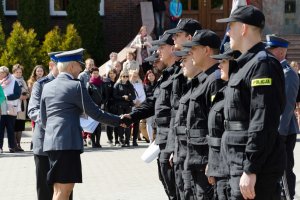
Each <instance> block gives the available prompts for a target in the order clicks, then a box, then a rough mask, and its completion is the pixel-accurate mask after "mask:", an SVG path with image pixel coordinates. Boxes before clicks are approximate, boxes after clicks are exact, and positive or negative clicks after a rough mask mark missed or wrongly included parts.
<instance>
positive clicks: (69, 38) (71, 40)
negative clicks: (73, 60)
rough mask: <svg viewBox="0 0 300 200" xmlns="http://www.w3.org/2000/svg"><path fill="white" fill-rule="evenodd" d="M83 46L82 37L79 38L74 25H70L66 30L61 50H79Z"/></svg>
mask: <svg viewBox="0 0 300 200" xmlns="http://www.w3.org/2000/svg"><path fill="white" fill-rule="evenodd" d="M81 46H82V44H81V37H80V36H79V34H78V32H77V30H76V28H75V26H74V24H69V25H68V26H67V28H66V33H65V34H64V35H63V39H62V43H61V46H60V49H61V50H63V51H68V50H73V49H78V48H80V47H81Z"/></svg>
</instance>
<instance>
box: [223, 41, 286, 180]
mask: <svg viewBox="0 0 300 200" xmlns="http://www.w3.org/2000/svg"><path fill="white" fill-rule="evenodd" d="M256 54H258V55H260V54H261V56H256ZM255 56H256V57H255ZM252 58H253V59H252ZM237 62H238V67H237V68H236V69H235V70H234V71H233V72H232V73H231V76H230V79H229V82H228V88H227V90H226V94H225V104H224V115H225V133H224V135H226V138H225V142H226V144H227V147H228V148H232V150H233V151H234V153H233V154H232V155H231V156H230V159H229V162H230V163H229V164H230V168H231V169H230V174H231V175H241V174H242V172H243V171H244V172H246V173H255V174H258V173H272V172H281V171H282V170H283V168H284V163H285V161H284V159H285V158H284V156H285V155H284V150H283V149H282V144H281V141H280V140H279V136H278V126H279V119H280V115H281V114H282V112H283V110H284V107H285V84H284V74H283V70H282V67H281V65H280V63H279V62H278V61H277V60H276V59H275V58H274V57H273V56H271V55H270V54H267V53H266V51H265V47H264V45H263V44H262V43H258V44H256V45H254V46H253V47H252V48H251V49H249V50H248V51H247V52H246V53H244V54H242V55H241V56H240V57H239V58H238V59H237Z"/></svg>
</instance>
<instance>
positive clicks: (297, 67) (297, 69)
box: [290, 60, 300, 74]
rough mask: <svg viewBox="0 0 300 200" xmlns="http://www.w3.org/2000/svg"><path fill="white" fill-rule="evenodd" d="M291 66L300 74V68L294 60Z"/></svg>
mask: <svg viewBox="0 0 300 200" xmlns="http://www.w3.org/2000/svg"><path fill="white" fill-rule="evenodd" d="M290 65H291V67H292V68H293V69H294V70H295V71H296V72H297V73H298V74H299V70H300V69H299V67H300V66H299V64H298V62H297V61H294V60H293V61H292V62H291V64H290Z"/></svg>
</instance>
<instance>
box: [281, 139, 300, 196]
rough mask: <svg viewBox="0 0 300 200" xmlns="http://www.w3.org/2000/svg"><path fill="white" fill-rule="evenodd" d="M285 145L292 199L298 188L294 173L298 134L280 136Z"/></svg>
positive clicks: (287, 175) (287, 176) (287, 177)
mask: <svg viewBox="0 0 300 200" xmlns="http://www.w3.org/2000/svg"><path fill="white" fill-rule="evenodd" d="M280 137H281V138H282V140H283V142H284V144H285V150H286V161H287V162H286V169H285V172H286V179H287V183H288V188H289V193H290V197H294V196H295V187H296V175H295V174H294V172H293V168H294V164H295V160H294V148H295V145H296V140H297V134H292V135H287V136H283V135H281V136H280Z"/></svg>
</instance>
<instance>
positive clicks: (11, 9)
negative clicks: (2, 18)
mask: <svg viewBox="0 0 300 200" xmlns="http://www.w3.org/2000/svg"><path fill="white" fill-rule="evenodd" d="M17 8H18V0H3V9H4V14H5V15H11V16H13V15H17Z"/></svg>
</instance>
